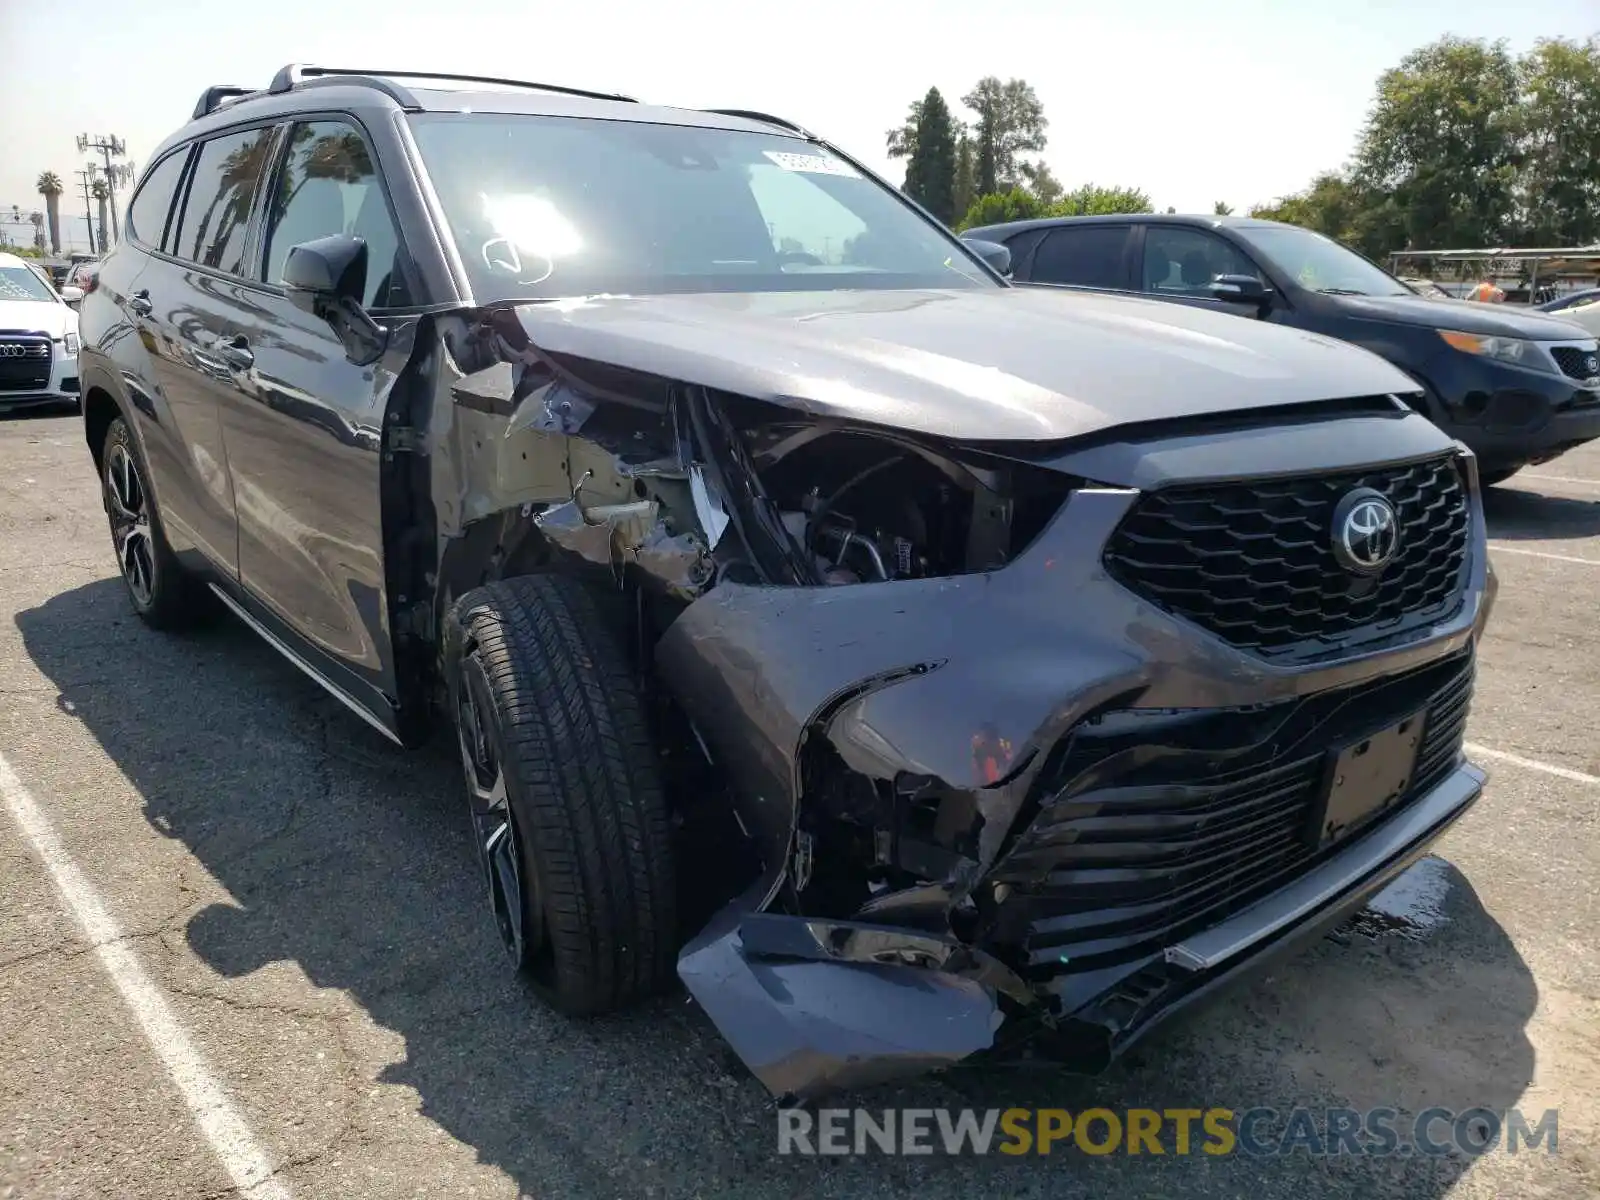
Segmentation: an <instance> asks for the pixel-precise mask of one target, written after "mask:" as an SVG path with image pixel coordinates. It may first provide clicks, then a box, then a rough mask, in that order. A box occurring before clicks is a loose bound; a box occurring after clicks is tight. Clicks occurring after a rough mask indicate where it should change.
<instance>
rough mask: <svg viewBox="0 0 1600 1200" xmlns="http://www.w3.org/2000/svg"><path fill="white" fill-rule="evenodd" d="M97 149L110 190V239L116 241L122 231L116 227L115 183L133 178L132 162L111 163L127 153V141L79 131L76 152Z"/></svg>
mask: <svg viewBox="0 0 1600 1200" xmlns="http://www.w3.org/2000/svg"><path fill="white" fill-rule="evenodd" d="M91 150H94V151H98V152H99V154H100V155H101V156H102V157H103V158H104V159H105V171H106V190H107V191H108V192H110V197H109V199H108V201H107V202H108V204H109V205H110V208H111V239H112V240H113V241H116V240H117V239H119V238H121V237H122V231H121V230H120V229H118V228H117V184H119V183H127V182H128V181H129V180H131V179H132V178H133V164H132V163H113V162H112V161H111V160H112V159H113V158H124V157H126V156H127V153H128V143H126V142H124V141H123V140H122V139H121V138H119V137H117V136H115V135H112V136H111V137H102V136H100V135H99V134H87V133H80V134H79V135H78V153H80V154H87V153H88V152H89V151H91ZM109 249H110V247H109V246H101V247H100V252H101V253H102V254H104V253H105V252H106V251H107V250H109Z"/></svg>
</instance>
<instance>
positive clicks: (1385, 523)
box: [1333, 488, 1400, 575]
mask: <svg viewBox="0 0 1600 1200" xmlns="http://www.w3.org/2000/svg"><path fill="white" fill-rule="evenodd" d="M1399 549H1400V521H1399V518H1398V517H1396V515H1395V511H1394V505H1392V504H1390V503H1389V500H1388V497H1386V496H1385V495H1384V494H1383V493H1382V492H1379V491H1375V490H1373V489H1372V488H1357V489H1356V490H1355V491H1353V492H1350V493H1348V494H1347V495H1346V496H1345V498H1344V499H1343V500H1341V501H1339V506H1338V507H1337V508H1336V509H1334V513H1333V556H1334V557H1335V558H1337V559H1338V560H1339V565H1340V566H1342V567H1343V568H1344V569H1345V570H1347V571H1353V572H1354V573H1356V574H1357V575H1376V574H1377V573H1378V572H1379V571H1381V570H1383V568H1384V567H1386V566H1388V565H1389V562H1390V560H1391V559H1393V558H1394V556H1395V551H1397V550H1399Z"/></svg>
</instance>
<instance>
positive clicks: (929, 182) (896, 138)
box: [888, 87, 957, 224]
mask: <svg viewBox="0 0 1600 1200" xmlns="http://www.w3.org/2000/svg"><path fill="white" fill-rule="evenodd" d="M956 136H957V128H956V122H955V119H954V118H953V117H951V115H950V106H949V105H948V104H946V103H945V100H944V97H943V96H942V95H940V94H939V89H938V88H936V87H935V88H929V89H928V94H927V95H926V96H924V97H923V98H922V99H921V100H918V101H917V102H916V103H914V104H913V105H912V106H911V112H910V114H909V115H908V116H907V118H906V123H905V124H904V125H902V126H901V127H900V128H899V129H891V130H890V131H889V136H888V142H889V157H890V158H901V157H904V158H905V159H906V180H905V184H904V191H905V193H906V195H908V196H910V197H911V198H912V199H913V200H915V201H916V202H917V203H918V204H921V205H922V206H923V207H924V208H926V209H927V210H928V211H929V212H931V213H932V214H933V215H934V216H936V217H938V218H939V220H941V221H943V222H945V223H946V224H949V223H950V222H951V221H953V220H955V217H956V198H955V189H956Z"/></svg>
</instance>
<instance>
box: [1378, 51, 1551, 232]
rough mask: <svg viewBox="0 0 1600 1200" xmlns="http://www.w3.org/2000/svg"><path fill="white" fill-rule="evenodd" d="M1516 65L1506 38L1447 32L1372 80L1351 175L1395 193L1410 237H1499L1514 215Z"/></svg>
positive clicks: (1381, 193)
mask: <svg viewBox="0 0 1600 1200" xmlns="http://www.w3.org/2000/svg"><path fill="white" fill-rule="evenodd" d="M1517 82H1518V81H1517V64H1516V63H1515V61H1513V59H1512V57H1511V55H1510V53H1509V52H1508V51H1507V50H1506V47H1505V44H1504V43H1503V42H1495V43H1492V44H1491V43H1488V42H1483V41H1474V40H1469V39H1465V38H1458V37H1453V36H1447V37H1444V38H1441V39H1440V40H1439V41H1437V42H1434V43H1432V44H1431V45H1427V46H1424V47H1422V48H1421V49H1420V50H1415V51H1413V52H1412V53H1410V54H1408V55H1406V56H1405V58H1403V59H1402V60H1401V61H1400V65H1399V66H1398V67H1395V68H1394V69H1392V70H1389V71H1385V72H1384V73H1383V75H1381V76H1380V77H1379V79H1378V89H1377V99H1376V103H1375V104H1374V106H1373V109H1372V113H1371V115H1370V116H1369V117H1368V120H1367V125H1366V128H1365V129H1364V130H1363V131H1362V134H1361V140H1360V144H1359V146H1358V148H1357V151H1356V161H1355V171H1354V178H1353V182H1354V183H1355V184H1356V185H1358V187H1359V188H1361V189H1362V191H1363V192H1364V193H1365V194H1366V195H1368V196H1392V197H1393V198H1394V200H1395V201H1396V203H1397V205H1398V208H1399V211H1400V212H1402V213H1403V214H1404V223H1405V237H1406V241H1407V243H1408V244H1409V245H1411V246H1414V247H1427V246H1430V245H1431V246H1441V245H1442V246H1485V245H1496V244H1499V243H1500V242H1501V240H1502V239H1503V238H1504V236H1505V234H1506V232H1507V231H1508V229H1509V228H1510V226H1511V223H1512V218H1513V185H1514V181H1515V177H1516V155H1517V133H1518V121H1519V113H1518V107H1517Z"/></svg>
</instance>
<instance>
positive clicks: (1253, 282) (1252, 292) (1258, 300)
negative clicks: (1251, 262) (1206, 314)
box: [1206, 275, 1272, 309]
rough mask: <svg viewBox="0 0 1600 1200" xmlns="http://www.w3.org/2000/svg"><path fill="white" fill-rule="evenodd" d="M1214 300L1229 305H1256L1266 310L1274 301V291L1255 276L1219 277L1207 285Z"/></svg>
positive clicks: (1207, 289)
mask: <svg viewBox="0 0 1600 1200" xmlns="http://www.w3.org/2000/svg"><path fill="white" fill-rule="evenodd" d="M1206 291H1207V292H1208V293H1209V294H1210V296H1211V298H1212V299H1213V300H1223V301H1226V302H1227V303H1229V304H1254V305H1255V306H1256V307H1257V308H1261V309H1264V308H1266V306H1267V305H1268V304H1269V303H1271V301H1272V289H1271V288H1269V287H1268V286H1267V285H1266V284H1264V283H1262V282H1261V280H1259V279H1257V278H1256V277H1255V276H1254V275H1218V276H1217V277H1216V278H1215V279H1213V280H1212V281H1211V282H1210V283H1208V284H1207V285H1206Z"/></svg>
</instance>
